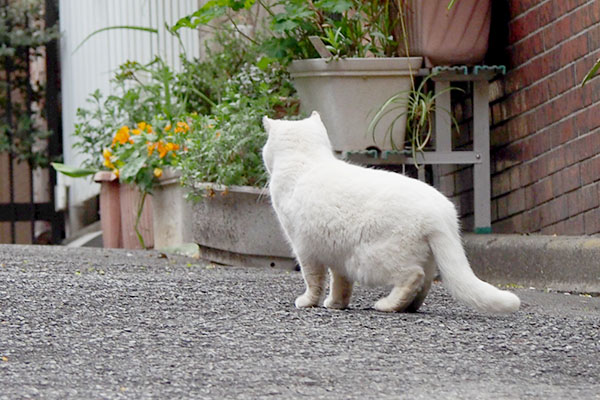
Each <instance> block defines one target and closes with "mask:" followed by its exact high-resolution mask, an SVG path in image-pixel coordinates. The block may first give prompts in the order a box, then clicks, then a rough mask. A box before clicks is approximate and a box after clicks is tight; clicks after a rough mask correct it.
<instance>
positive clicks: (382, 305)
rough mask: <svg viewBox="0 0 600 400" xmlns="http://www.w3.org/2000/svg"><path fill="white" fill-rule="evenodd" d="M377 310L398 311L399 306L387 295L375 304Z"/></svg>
mask: <svg viewBox="0 0 600 400" xmlns="http://www.w3.org/2000/svg"><path fill="white" fill-rule="evenodd" d="M373 308H375V309H376V310H377V311H381V312H396V311H398V306H397V305H396V304H394V303H392V302H391V301H390V300H389V299H388V298H387V297H384V298H383V299H380V300H378V301H377V302H376V303H375V305H374V306H373Z"/></svg>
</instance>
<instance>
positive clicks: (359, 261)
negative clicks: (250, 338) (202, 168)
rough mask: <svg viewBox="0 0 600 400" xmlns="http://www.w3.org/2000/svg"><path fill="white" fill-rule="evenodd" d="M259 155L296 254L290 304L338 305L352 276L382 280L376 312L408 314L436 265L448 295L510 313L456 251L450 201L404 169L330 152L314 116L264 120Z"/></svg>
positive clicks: (514, 305)
mask: <svg viewBox="0 0 600 400" xmlns="http://www.w3.org/2000/svg"><path fill="white" fill-rule="evenodd" d="M263 123H264V126H265V129H266V131H267V133H268V135H269V138H268V141H267V144H266V145H265V147H264V149H263V159H264V162H265V165H266V168H267V170H268V171H269V174H270V186H269V187H270V193H271V199H272V203H273V207H274V209H275V212H276V213H277V217H278V219H279V221H280V223H281V225H282V227H283V230H284V231H285V233H286V235H287V238H288V240H289V242H290V243H291V246H292V248H293V251H294V253H295V255H296V257H297V258H298V261H299V263H300V266H301V268H302V273H303V276H304V279H305V283H306V287H307V288H306V292H305V293H304V294H303V295H302V296H300V297H298V299H297V300H296V306H297V307H311V306H315V305H317V304H318V302H319V300H320V297H321V294H322V292H323V288H324V279H325V276H326V270H327V268H329V270H330V272H331V274H330V275H331V285H330V293H329V296H328V297H327V299H326V300H325V303H324V304H325V306H326V307H330V308H345V307H346V306H347V305H348V302H349V301H350V296H351V292H352V284H353V282H360V283H362V284H366V285H388V286H392V287H393V288H392V291H391V292H390V294H389V295H388V296H387V297H385V298H383V299H381V300H379V301H378V302H377V303H376V304H375V308H376V309H377V310H380V311H405V310H406V311H416V309H418V308H419V306H420V305H421V304H422V302H423V300H424V299H425V296H426V295H427V291H428V290H429V287H430V285H431V280H432V278H433V275H434V272H435V265H436V264H437V266H438V267H439V269H440V271H441V273H442V277H443V280H444V282H445V284H446V286H447V287H448V289H449V290H450V292H451V293H452V295H453V296H454V297H455V298H457V299H458V300H461V301H462V302H464V303H466V304H467V305H469V306H471V307H474V308H475V309H477V310H481V311H486V312H512V311H516V310H517V309H518V308H519V306H520V301H519V298H518V297H517V296H516V295H514V294H512V293H510V292H506V291H501V290H499V289H497V288H495V287H493V286H492V285H489V284H488V283H485V282H483V281H481V280H479V279H478V278H477V277H476V276H475V275H474V274H473V271H472V270H471V268H470V266H469V262H468V260H467V258H466V256H465V253H464V250H463V247H462V243H461V239H460V234H459V226H458V222H457V216H456V211H455V208H454V205H453V204H452V203H451V202H450V201H449V200H448V199H447V198H446V197H445V196H444V195H442V194H441V193H440V192H438V191H437V190H436V189H434V188H433V187H431V186H429V185H427V184H425V183H423V182H420V181H418V180H416V179H412V178H408V177H406V176H404V175H401V174H397V173H392V172H387V171H381V170H374V169H368V168H363V167H359V166H355V165H351V164H349V163H346V162H343V161H341V160H338V159H337V158H335V156H334V155H333V152H332V149H331V144H330V142H329V139H328V137H327V131H326V129H325V126H324V125H323V123H322V122H321V118H320V117H319V114H318V113H316V112H313V114H312V115H311V117H310V118H307V119H304V120H301V121H283V120H272V119H269V118H266V117H265V118H264V119H263Z"/></svg>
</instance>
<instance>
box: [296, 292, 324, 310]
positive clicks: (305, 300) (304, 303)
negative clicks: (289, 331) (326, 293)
mask: <svg viewBox="0 0 600 400" xmlns="http://www.w3.org/2000/svg"><path fill="white" fill-rule="evenodd" d="M295 304H296V308H308V307H314V306H316V305H318V304H319V299H316V300H315V298H314V297H312V296H309V295H307V294H303V295H302V296H300V297H298V298H297V299H296V303H295Z"/></svg>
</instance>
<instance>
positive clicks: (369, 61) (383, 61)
mask: <svg viewBox="0 0 600 400" xmlns="http://www.w3.org/2000/svg"><path fill="white" fill-rule="evenodd" d="M422 62H423V59H422V58H421V57H410V58H347V59H341V60H332V61H328V60H325V59H309V60H297V61H293V62H292V65H291V66H290V69H289V70H290V74H291V77H292V79H293V82H294V86H295V87H296V90H297V91H298V97H299V98H300V107H301V110H302V111H304V112H307V113H310V112H311V111H313V110H316V111H318V112H319V113H320V114H321V119H322V120H323V123H324V124H325V126H326V127H327V130H328V133H329V138H330V140H331V144H332V145H333V149H334V150H335V151H338V152H343V151H353V150H365V149H367V148H370V147H377V148H379V149H380V150H392V146H391V143H390V140H389V136H388V137H386V131H387V128H388V126H389V124H390V122H391V121H392V120H393V118H394V115H397V114H394V115H388V116H386V117H384V118H382V119H381V121H380V123H379V125H378V127H377V129H376V131H375V141H373V135H372V134H371V133H369V131H368V127H369V124H370V122H371V120H372V119H373V117H374V116H375V114H376V112H377V110H378V109H379V108H380V107H381V105H382V104H383V103H384V102H385V101H386V100H387V99H389V98H390V97H391V96H393V95H395V94H397V93H399V92H407V91H408V90H410V89H411V84H410V74H411V72H412V74H416V73H417V72H418V69H419V67H420V66H421V64H422ZM409 66H410V68H409ZM407 97H408V94H407ZM405 110H406V108H405ZM398 113H402V110H398ZM405 128H406V118H405V117H403V118H401V119H400V120H398V121H397V122H396V124H395V129H394V133H393V135H394V142H395V143H396V145H397V146H398V147H403V143H404V133H405Z"/></svg>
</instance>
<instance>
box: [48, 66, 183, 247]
mask: <svg viewBox="0 0 600 400" xmlns="http://www.w3.org/2000/svg"><path fill="white" fill-rule="evenodd" d="M142 74H143V75H147V76H148V78H146V79H141V78H142V77H141V75H142ZM131 80H135V81H136V82H138V84H135V85H131V84H129V82H130V81H131ZM173 81H174V77H173V74H172V72H171V71H170V69H169V67H168V66H166V65H165V64H164V62H163V61H162V60H161V59H160V58H156V59H155V60H154V61H153V62H151V63H150V64H148V65H140V64H138V63H135V62H128V63H126V64H124V65H122V66H121V67H120V71H119V72H118V73H117V75H116V77H115V79H114V80H113V83H114V84H115V90H116V93H117V94H114V95H111V96H108V97H107V98H106V99H104V98H103V97H102V95H101V93H100V92H99V91H96V92H94V93H93V94H92V95H91V96H90V99H89V102H90V103H91V104H92V107H91V109H84V108H79V109H78V112H77V115H78V119H79V121H78V123H77V124H76V127H75V136H76V137H77V139H78V141H77V143H76V145H75V147H77V148H78V149H79V151H80V152H81V153H83V154H85V155H86V156H87V158H86V160H85V161H84V162H83V164H82V166H81V167H70V166H66V165H64V164H60V163H54V164H53V166H54V168H55V169H56V170H57V171H59V172H62V173H64V174H66V175H69V176H72V177H82V176H87V175H92V174H93V175H94V180H95V181H96V182H98V183H100V184H101V193H100V214H101V224H102V229H103V240H104V246H105V247H125V248H151V247H153V246H154V232H153V227H152V201H151V197H150V196H148V195H149V194H150V193H151V192H152V190H153V188H154V187H155V186H156V185H157V183H158V178H160V177H161V176H162V174H163V170H164V169H165V168H169V167H175V166H177V164H178V162H179V160H180V154H181V152H183V148H184V143H185V135H186V134H187V132H188V131H189V126H188V125H187V122H186V114H185V109H184V108H183V107H182V106H181V103H180V102H179V101H177V100H179V99H176V96H175V95H172V93H173V87H171V86H172V85H173ZM141 82H146V83H141Z"/></svg>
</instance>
